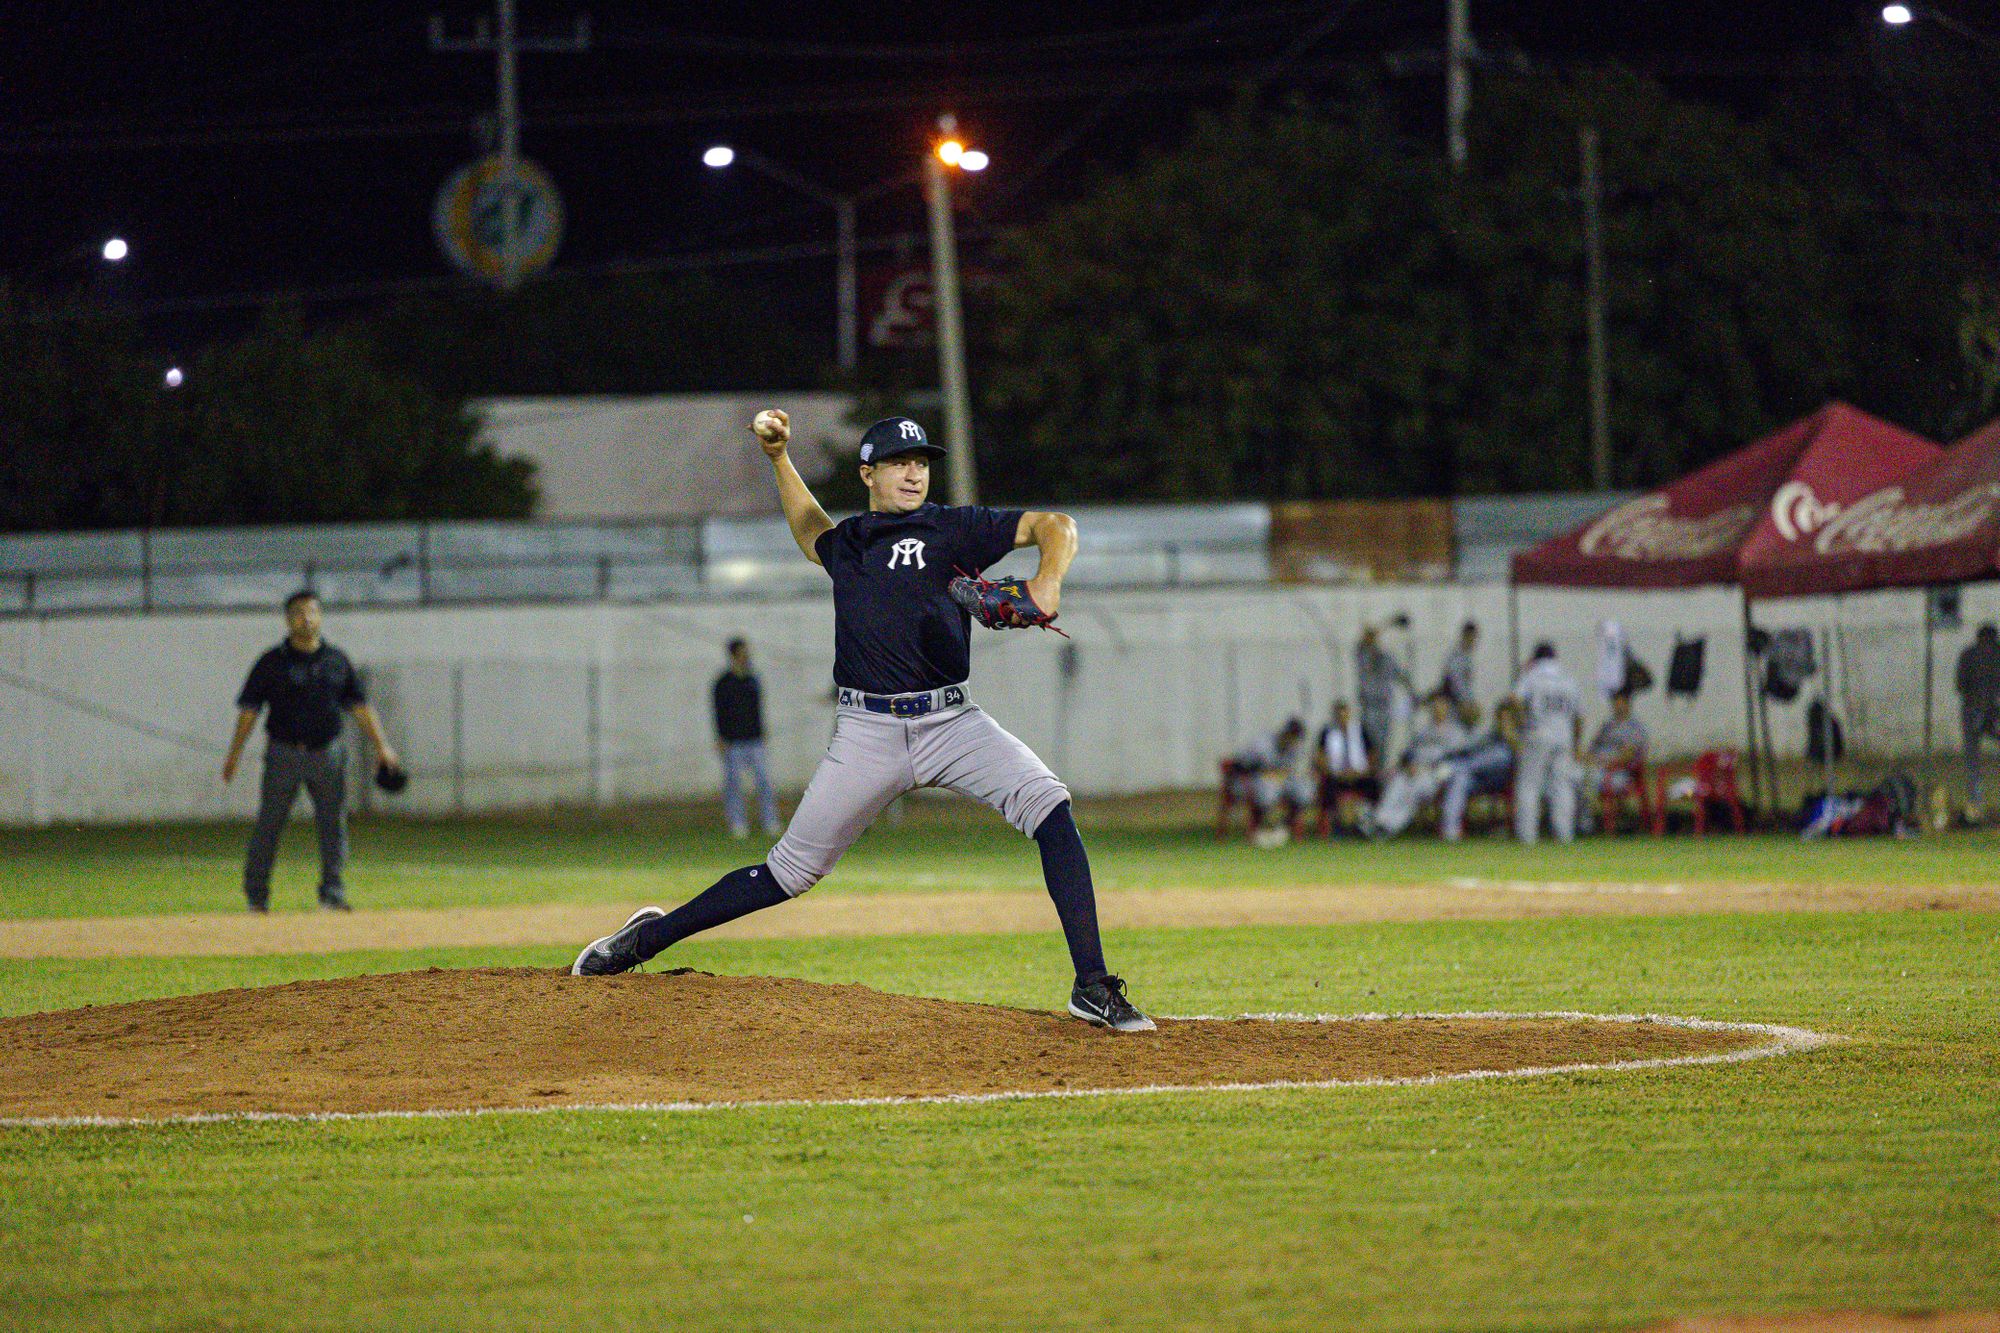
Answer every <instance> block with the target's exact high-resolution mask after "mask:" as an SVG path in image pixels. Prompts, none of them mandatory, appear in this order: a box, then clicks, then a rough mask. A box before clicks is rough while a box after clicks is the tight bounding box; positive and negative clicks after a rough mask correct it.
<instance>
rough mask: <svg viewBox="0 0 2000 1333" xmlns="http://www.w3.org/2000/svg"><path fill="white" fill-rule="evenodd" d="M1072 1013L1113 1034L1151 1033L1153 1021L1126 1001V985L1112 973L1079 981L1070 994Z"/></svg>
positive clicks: (1070, 1009)
mask: <svg viewBox="0 0 2000 1333" xmlns="http://www.w3.org/2000/svg"><path fill="white" fill-rule="evenodd" d="M1069 1011H1070V1013H1072V1014H1074V1015H1076V1016H1077V1017H1078V1018H1081V1019H1082V1020H1083V1021H1084V1022H1086V1023H1089V1024H1091V1025H1092V1026H1094V1027H1101V1028H1110V1029H1112V1030H1113V1031H1114V1032H1151V1031H1152V1030H1153V1020H1152V1019H1150V1018H1148V1017H1146V1016H1145V1015H1144V1014H1142V1013H1140V1012H1139V1011H1138V1010H1137V1009H1134V1008H1133V1007H1132V1002H1131V1001H1130V1000H1128V999H1126V998H1125V982H1124V980H1123V979H1122V978H1119V977H1114V976H1111V975H1109V974H1106V975H1104V976H1101V977H1098V978H1097V979H1096V980H1095V981H1078V982H1077V983H1076V985H1075V987H1074V988H1072V989H1071V991H1070V993H1069Z"/></svg>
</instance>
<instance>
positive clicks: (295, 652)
mask: <svg viewBox="0 0 2000 1333" xmlns="http://www.w3.org/2000/svg"><path fill="white" fill-rule="evenodd" d="M236 707H237V714H236V734H235V735H233V736H232V737H230V740H229V757H228V758H226V759H224V760H223V761H222V780H223V781H224V782H230V781H233V780H234V779H235V777H236V768H237V765H238V764H239V763H240V762H241V761H242V758H243V746H244V744H245V742H247V741H248V740H249V739H250V733H251V732H252V731H254V730H256V727H257V714H258V713H260V712H263V711H264V710H266V709H269V710H270V715H269V717H268V718H266V720H265V723H264V730H265V732H266V734H267V735H268V737H269V743H268V744H267V745H266V746H265V747H264V780H263V782H262V784H261V785H260V787H259V788H258V801H257V826H256V828H255V829H254V830H253V831H252V832H251V834H250V850H249V853H248V855H247V856H246V857H245V859H244V864H243V896H244V898H245V899H246V900H247V901H248V902H249V905H250V910H251V911H253V912H268V911H269V910H270V908H271V866H272V864H273V863H274V862H275V861H276V860H277V857H278V835H279V834H281V833H283V832H284V828H285V821H286V820H287V819H289V818H290V817H291V813H292V806H293V805H295V804H297V802H298V799H299V788H300V787H304V788H305V789H306V790H307V791H308V792H309V793H311V795H312V806H313V822H314V824H316V825H317V826H318V829H319V866H320V874H319V905H320V906H321V907H324V908H327V909H328V910H330V911H336V912H345V911H347V910H349V908H348V905H347V891H346V888H345V886H344V885H343V884H342V883H341V871H342V869H343V868H344V867H345V865H346V863H347V746H346V745H345V744H344V743H343V742H342V740H341V723H342V719H341V716H340V715H341V713H342V712H343V711H346V712H350V713H352V714H354V720H355V722H356V723H357V724H359V725H360V727H361V730H362V733H363V734H364V735H366V736H367V737H368V742H369V744H370V745H372V746H374V747H375V762H376V766H377V767H386V768H397V767H399V766H400V761H399V760H398V759H397V757H396V751H395V749H394V747H392V746H391V745H390V744H389V742H388V740H387V739H386V738H385V737H384V736H383V734H382V723H381V721H380V720H379V719H378V718H377V717H376V716H375V710H374V709H372V708H370V707H369V706H368V699H367V697H366V696H365V695H364V694H363V693H362V690H361V678H360V677H359V676H358V675H356V674H355V671H354V664H353V663H352V662H350V661H348V660H347V654H346V653H343V652H342V651H340V649H338V648H336V647H334V646H333V645H332V644H330V643H328V642H327V641H326V640H325V639H323V638H321V637H320V606H319V598H318V597H316V596H314V595H313V594H312V593H311V592H310V591H302V592H295V593H293V594H292V595H291V596H290V597H288V598H286V599H285V639H284V642H282V643H280V644H279V645H278V646H277V647H275V648H273V649H271V650H270V651H269V652H267V653H265V654H264V655H263V656H262V657H260V658H258V659H257V664H256V665H255V666H253V667H251V668H250V677H249V679H247V680H245V681H244V682H243V689H242V691H241V692H240V693H238V695H237V696H236Z"/></svg>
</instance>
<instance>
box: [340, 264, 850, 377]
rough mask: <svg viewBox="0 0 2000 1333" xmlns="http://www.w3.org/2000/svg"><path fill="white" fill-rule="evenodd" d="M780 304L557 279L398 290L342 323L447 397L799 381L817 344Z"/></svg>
mask: <svg viewBox="0 0 2000 1333" xmlns="http://www.w3.org/2000/svg"><path fill="white" fill-rule="evenodd" d="M784 306H785V303H784V301H783V300H782V299H781V298H778V297H775V296H767V295H766V294H765V293H764V291H763V289H762V286H761V284H759V283H757V282H755V281H751V280H745V279H738V280H735V281H732V282H729V283H722V282H718V281H716V280H715V279H714V278H712V277H710V276H709V275H707V274H705V273H688V274H624V275H612V276H608V277H590V278H586V277H577V276H564V277H556V278H549V279H545V280H542V281H536V282H530V283H527V284H525V285H523V286H522V287H520V288H519V289H517V290H515V291H513V292H504V293H502V292H490V291H486V290H484V289H480V288H472V287H467V288H464V289H461V290H456V291H452V292H449V293H445V294H441V295H437V296H424V297H411V298H407V299H404V300H401V301H397V302H395V303H394V304H392V305H390V306H389V307H387V308H386V309H384V310H382V311H380V312H378V313H376V314H373V315H369V316H367V317H365V318H363V319H360V320H357V321H355V322H354V323H352V324H351V325H350V326H349V330H350V331H351V332H353V333H354V334H356V335H357V336H359V337H364V338H366V339H367V340H368V341H369V342H371V343H372V344H374V345H375V347H376V348H377V349H378V350H379V357H380V360H381V362H382V364H384V365H386V366H390V367H393V368H394V369H395V370H397V371H398V372H399V373H401V374H404V375H407V376H409V377H411V378H413V379H416V380H418V381H420V382H421V383H423V384H424V385H426V386H427V387H428V388H430V389H431V391H432V392H434V393H438V394H442V395H444V396H446V397H451V398H470V397H499V396H508V395H534V394H612V393H633V394H637V393H673V392H689V391H693V392H724V391H728V390H740V389H767V388H773V387H778V388H802V387H806V386H809V385H811V384H813V383H815V381H816V379H817V370H816V368H817V367H818V365H819V363H820V362H821V361H822V360H823V359H824V358H825V355H826V351H825V349H824V348H823V347H821V346H819V345H818V342H817V341H816V340H809V339H808V336H807V335H806V334H804V333H802V332H801V331H800V330H799V328H798V327H797V325H796V323H795V322H794V321H792V320H789V319H787V318H785V317H784Z"/></svg>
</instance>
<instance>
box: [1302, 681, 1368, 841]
mask: <svg viewBox="0 0 2000 1333" xmlns="http://www.w3.org/2000/svg"><path fill="white" fill-rule="evenodd" d="M1313 772H1314V773H1316V774H1317V775H1318V776H1319V808H1320V809H1321V810H1323V811H1325V812H1326V817H1327V821H1328V826H1329V827H1332V825H1333V823H1334V821H1335V820H1336V819H1337V817H1338V815H1339V813H1340V798H1341V797H1343V796H1358V797H1360V798H1361V799H1362V800H1364V801H1372V800H1374V799H1375V797H1376V796H1377V794H1378V793H1379V792H1380V791H1381V787H1380V786H1379V784H1377V782H1376V780H1375V756H1374V754H1373V752H1371V751H1370V750H1369V748H1368V742H1367V739H1366V738H1365V737H1364V736H1363V735H1362V734H1361V728H1360V726H1359V725H1358V724H1357V723H1356V722H1355V720H1354V710H1353V709H1352V708H1351V707H1349V706H1348V703H1347V701H1346V700H1345V699H1342V700H1341V701H1339V702H1338V703H1336V704H1334V706H1333V718H1332V720H1331V721H1329V722H1328V723H1327V724H1326V725H1325V726H1323V727H1321V728H1320V729H1319V738H1318V744H1316V745H1315V746H1314V747H1313Z"/></svg>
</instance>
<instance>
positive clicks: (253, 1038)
mask: <svg viewBox="0 0 2000 1333" xmlns="http://www.w3.org/2000/svg"><path fill="white" fill-rule="evenodd" d="M1770 1040H1771V1038H1770V1037H1769V1036H1768V1035H1767V1034H1766V1033H1762V1032H1757V1031H1749V1030H1741V1029H1727V1028H1725V1029H1722V1030H1715V1029H1712V1028H1701V1027H1690V1026H1686V1025H1681V1024H1675V1023H1670V1022H1666V1021H1654V1020H1643V1021H1631V1020H1611V1019H1592V1018H1580V1017H1554V1018H1547V1017H1542V1018H1537V1017H1504V1016H1503V1017H1484V1016H1466V1017H1459V1016H1451V1017H1411V1018H1388V1019H1370V1020H1356V1019H1342V1020H1337V1021H1325V1022H1318V1021H1312V1022H1286V1021H1272V1020H1270V1019H1231V1020H1227V1021H1215V1020H1163V1021H1162V1022H1161V1024H1160V1030H1159V1031H1158V1032H1155V1033H1148V1034H1141V1035H1130V1036H1125V1035H1112V1034H1108V1033H1103V1032H1099V1031H1097V1030H1095V1029H1092V1028H1089V1027H1087V1026H1085V1025H1084V1024H1082V1023H1079V1022H1077V1021H1076V1020H1074V1019H1071V1018H1069V1017H1067V1016H1060V1015H1057V1014H1054V1013H1041V1012H1032V1011H1029V1010H1023V1009H1007V1008H1002V1007H1000V1006H997V1005H981V1004H958V1003H952V1002H949V1001H944V1000H931V999H921V998H917V997H913V996H906V995H884V994H882V993H881V992H879V991H873V990H869V989H867V988H866V987H863V986H828V985H820V984H817V983H813V982H807V981H792V980H783V979H778V978H771V977H718V976H710V975H707V974H706V973H700V972H691V971H685V970H683V971H677V972H655V973H645V974H631V975H626V976H622V977H610V978H580V977H571V976H569V975H567V974H566V973H563V972H557V971H543V970H538V969H530V968H504V969H503V968H493V969H479V970H471V971H446V970H442V969H436V968H433V969H431V970H429V971H426V972H405V973H400V974H396V975H391V976H364V977H349V978H343V979H340V980H334V981H299V982H293V983H291V984H289V985H283V986H272V987H266V988H262V989H257V990H232V991H220V992H216V993H214V994H208V995H190V996H182V997H178V998H174V999H166V1000H150V1001H145V1002H141V1003H136V1004H119V1005H107V1006H102V1007H93V1008H87V1009H76V1010H68V1011H65V1012H61V1013H51V1014H31V1015H26V1016H23V1017H19V1018H9V1019H4V1020H0V1118H8V1119H20V1118H38V1117H71V1116H109V1117H116V1118H134V1119H151V1118H158V1117H167V1116H185V1115H198V1114H206V1113H217V1112H221V1113H244V1112H275V1113H285V1114H306V1113H313V1112H327V1111H337V1112H370V1111H423V1110H445V1109H460V1108H471V1107H539V1106H560V1105H586V1106H608V1105H630V1104H633V1103H660V1102H736V1101H781V1100H815V1101H817V1100H829V1101H830V1100H840V1099H848V1098H875V1097H925V1096H949V1095H955V1094H956V1095H964V1094H982V1093H984V1094H1005V1093H1033V1092H1042V1093H1046V1092H1052V1091H1053V1092H1061V1091H1082V1090H1098V1089H1117V1088H1145V1087H1163V1086H1170V1087H1186V1086H1210V1085H1216V1084H1244V1083H1277V1082H1323V1081H1334V1080H1339V1081H1350V1080H1366V1079H1383V1078H1416V1077H1424V1076H1429V1075H1438V1074H1457V1073H1466V1072H1469V1071H1475V1070H1494V1071H1502V1070H1519V1069H1529V1068H1548V1067H1551V1066H1566V1065H1577V1064H1606V1063H1611V1062H1615V1061H1629V1060H1660V1059H1673V1058H1686V1057H1692V1056H1703V1055H1718V1054H1725V1053H1728V1052H1732V1051H1740V1050H1745V1049H1748V1048H1750V1047H1753V1046H1760V1045H1769V1044H1770Z"/></svg>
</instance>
